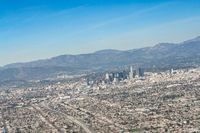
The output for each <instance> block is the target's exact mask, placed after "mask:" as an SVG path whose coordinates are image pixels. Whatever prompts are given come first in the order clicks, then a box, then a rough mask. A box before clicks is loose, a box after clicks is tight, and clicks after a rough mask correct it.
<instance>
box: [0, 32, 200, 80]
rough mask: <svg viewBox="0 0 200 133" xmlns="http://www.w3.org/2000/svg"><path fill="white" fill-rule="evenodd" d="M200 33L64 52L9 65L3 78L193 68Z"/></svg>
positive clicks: (2, 72)
mask: <svg viewBox="0 0 200 133" xmlns="http://www.w3.org/2000/svg"><path fill="white" fill-rule="evenodd" d="M199 51H200V36H198V37H196V38H194V39H191V40H187V41H184V42H182V43H178V44H174V43H160V44H157V45H155V46H153V47H146V48H140V49H133V50H127V51H120V50H112V49H108V50H101V51H97V52H94V53H89V54H80V55H61V56H57V57H53V58H50V59H44V60H38V61H33V62H28V63H14V64H8V65H6V66H4V67H3V68H1V69H0V80H15V79H21V80H23V79H27V80H32V79H44V78H48V77H52V76H55V75H59V74H63V73H64V74H79V73H85V72H91V71H101V70H108V69H113V68H116V67H123V66H128V65H133V66H141V67H144V68H162V67H169V68H170V67H177V68H178V67H191V66H197V65H199V64H200V52H199Z"/></svg>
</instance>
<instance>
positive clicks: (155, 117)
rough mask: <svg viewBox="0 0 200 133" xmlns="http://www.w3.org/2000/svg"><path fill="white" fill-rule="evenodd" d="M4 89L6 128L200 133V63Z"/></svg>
mask: <svg viewBox="0 0 200 133" xmlns="http://www.w3.org/2000/svg"><path fill="white" fill-rule="evenodd" d="M35 84H38V85H36V86H32V87H14V88H9V89H5V88H1V89H0V130H1V132H2V133H29V132H31V133H133V132H141V133H154V132H155V133H156V132H158V133H171V132H174V133H199V132H200V68H191V69H178V70H173V69H171V70H168V71H162V72H147V71H145V69H143V68H137V69H136V70H134V69H133V68H132V67H130V70H128V71H122V72H106V73H103V74H102V75H101V76H97V77H95V78H93V76H82V77H79V78H76V80H66V81H65V82H63V80H62V82H61V81H57V82H56V83H53V84H39V81H35Z"/></svg>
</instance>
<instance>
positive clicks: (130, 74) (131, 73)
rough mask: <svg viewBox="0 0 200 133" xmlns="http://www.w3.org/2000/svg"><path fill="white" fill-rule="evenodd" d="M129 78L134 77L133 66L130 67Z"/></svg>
mask: <svg viewBox="0 0 200 133" xmlns="http://www.w3.org/2000/svg"><path fill="white" fill-rule="evenodd" d="M129 79H133V67H132V66H131V67H130V72H129Z"/></svg>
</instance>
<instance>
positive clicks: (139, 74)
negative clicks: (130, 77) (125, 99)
mask: <svg viewBox="0 0 200 133" xmlns="http://www.w3.org/2000/svg"><path fill="white" fill-rule="evenodd" d="M137 76H138V77H144V69H143V68H138V70H137Z"/></svg>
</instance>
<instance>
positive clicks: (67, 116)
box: [42, 104, 94, 133]
mask: <svg viewBox="0 0 200 133" xmlns="http://www.w3.org/2000/svg"><path fill="white" fill-rule="evenodd" d="M42 106H44V107H46V108H47V109H49V110H51V111H52V112H55V113H58V114H62V115H63V116H65V117H66V118H67V119H68V120H69V121H71V122H73V123H74V124H76V125H78V126H80V127H82V129H83V130H84V131H85V132H86V133H94V132H92V131H91V130H90V129H89V128H88V127H87V126H86V125H85V124H84V123H82V122H80V121H79V120H77V119H75V118H74V117H72V116H69V115H66V114H65V113H63V112H61V111H57V110H53V109H51V108H49V107H48V106H47V104H42Z"/></svg>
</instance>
